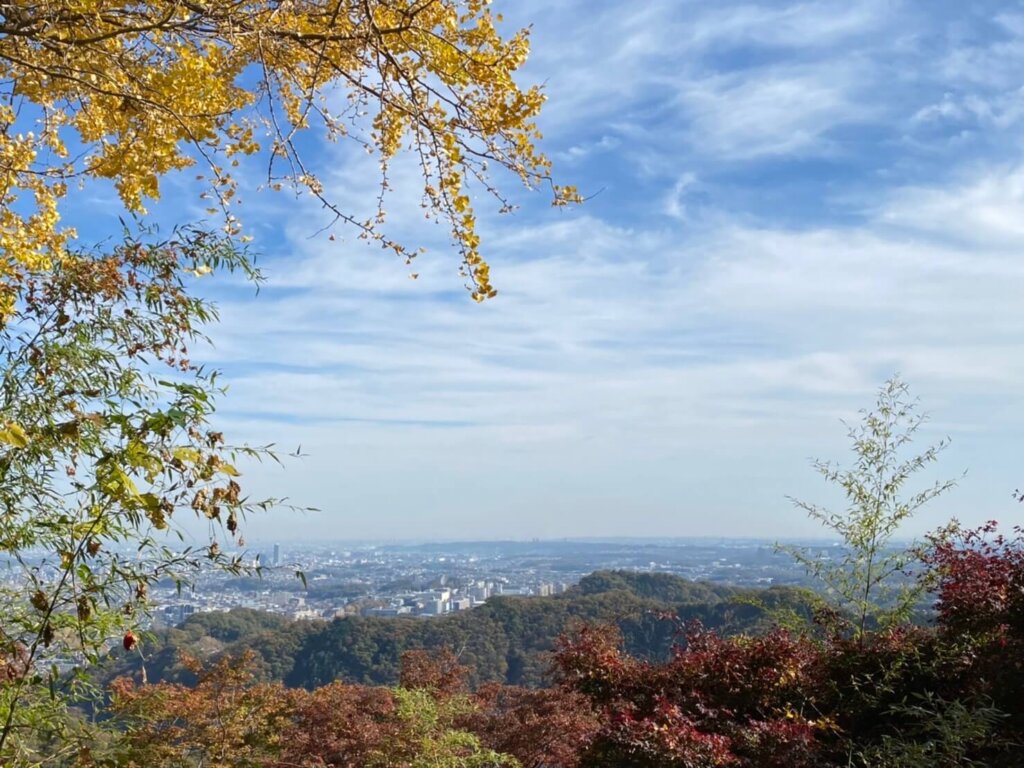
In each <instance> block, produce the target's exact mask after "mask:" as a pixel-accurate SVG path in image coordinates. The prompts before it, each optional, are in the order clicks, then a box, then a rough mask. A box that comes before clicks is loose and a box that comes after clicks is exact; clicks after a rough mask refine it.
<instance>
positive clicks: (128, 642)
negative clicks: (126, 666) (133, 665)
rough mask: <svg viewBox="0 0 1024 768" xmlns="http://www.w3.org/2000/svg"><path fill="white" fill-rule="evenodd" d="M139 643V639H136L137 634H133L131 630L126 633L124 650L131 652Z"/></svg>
mask: <svg viewBox="0 0 1024 768" xmlns="http://www.w3.org/2000/svg"><path fill="white" fill-rule="evenodd" d="M138 642H139V640H138V638H136V637H135V633H134V632H132V631H131V630H130V629H129V630H128V631H127V632H125V633H124V641H123V643H124V649H125V650H126V651H130V650H131V649H132V648H134V647H135V646H136V645H137V644H138Z"/></svg>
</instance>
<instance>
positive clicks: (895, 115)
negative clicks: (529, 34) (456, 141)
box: [209, 1, 1024, 536]
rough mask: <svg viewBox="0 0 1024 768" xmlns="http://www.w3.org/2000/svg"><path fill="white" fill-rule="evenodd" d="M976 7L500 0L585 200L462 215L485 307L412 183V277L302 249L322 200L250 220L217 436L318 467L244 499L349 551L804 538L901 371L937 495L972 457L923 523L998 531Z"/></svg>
mask: <svg viewBox="0 0 1024 768" xmlns="http://www.w3.org/2000/svg"><path fill="white" fill-rule="evenodd" d="M996 5H1000V4H993V5H992V6H991V7H988V6H984V7H985V8H987V10H978V9H977V8H972V9H967V8H960V7H954V6H949V7H944V9H943V10H942V12H941V13H940V12H939V11H938V10H935V11H934V12H933V10H932V9H931V8H922V7H920V6H918V5H916V4H910V3H892V2H859V3H776V4H769V5H764V4H745V3H716V4H708V3H677V2H667V1H666V2H661V3H645V4H640V5H637V6H636V7H635V8H634V7H632V6H629V5H628V4H627V5H623V4H621V3H618V4H616V3H598V4H594V3H582V2H566V3H559V4H556V5H554V6H552V5H551V4H541V3H522V4H516V5H515V6H514V7H513V6H512V5H511V4H509V8H507V9H503V10H508V12H509V15H510V17H512V18H511V21H512V23H515V22H517V21H520V20H526V19H530V20H532V21H533V22H534V23H535V33H534V36H535V46H536V48H537V55H536V56H535V58H534V60H533V62H532V63H531V65H530V69H529V71H528V74H529V75H531V76H532V77H534V78H536V79H539V80H544V81H546V82H547V84H548V88H549V91H550V93H551V99H552V101H551V105H550V106H551V109H550V110H549V113H548V115H547V117H546V118H545V126H544V128H545V130H546V131H547V132H548V135H549V138H550V143H549V147H548V148H549V149H550V151H551V153H552V154H553V156H555V157H556V159H559V160H560V161H561V162H562V164H563V166H564V167H565V168H568V169H570V170H571V173H572V175H573V177H574V178H573V180H578V181H580V183H581V184H583V185H584V186H585V188H586V187H588V186H589V187H592V188H594V189H597V188H603V189H604V190H605V191H604V192H602V193H601V194H600V195H599V196H597V197H596V198H595V199H594V200H592V201H591V202H590V203H589V204H588V205H587V206H585V207H584V208H583V209H582V210H580V211H576V212H565V211H551V210H550V209H548V208H546V207H544V206H542V205H539V204H538V203H537V201H536V200H534V199H533V198H531V197H529V196H524V197H522V198H521V201H522V202H523V208H522V210H521V212H520V213H519V214H517V215H516V216H515V217H513V218H510V219H509V218H502V217H496V216H493V215H492V214H491V213H490V212H489V211H488V210H487V209H486V208H485V209H484V210H482V223H483V227H484V233H483V234H484V235H485V243H486V247H487V252H488V256H489V257H490V258H491V260H492V261H493V263H494V266H495V277H496V279H497V280H498V284H499V288H500V290H501V293H500V295H499V298H498V299H497V300H496V301H493V302H489V303H487V304H484V305H483V306H476V305H474V304H472V303H471V302H470V301H469V300H468V298H467V296H466V295H465V292H464V291H463V290H462V289H461V287H460V285H459V278H458V277H457V274H456V267H457V258H455V257H453V256H451V255H450V253H447V252H446V249H445V243H446V236H445V233H444V231H443V230H442V229H440V228H438V227H436V226H434V225H433V224H429V223H423V222H422V216H421V211H420V210H419V209H418V207H417V201H418V194H417V180H416V178H415V175H414V173H413V172H412V171H411V170H410V169H409V168H406V167H403V166H402V165H401V164H399V165H397V166H396V168H395V174H394V179H393V181H394V185H395V188H396V202H395V204H394V205H393V210H392V219H391V221H392V224H393V226H394V227H395V231H396V232H397V233H398V234H400V235H401V236H402V237H406V238H411V239H414V240H416V241H417V242H426V243H427V244H428V245H430V246H431V252H430V253H428V254H427V256H425V257H423V258H422V259H421V260H418V261H417V263H416V265H415V267H414V270H415V272H416V273H417V275H418V279H416V280H412V279H410V275H409V273H410V271H412V269H410V268H407V267H405V266H404V265H403V264H402V263H401V262H399V261H396V260H395V259H392V258H389V257H387V256H386V255H383V254H382V253H381V252H380V251H379V250H375V249H370V248H366V247H363V246H362V245H361V244H359V243H358V242H353V241H352V240H351V238H342V239H340V240H338V241H335V242H329V241H327V240H326V239H324V238H322V237H321V238H312V239H311V238H310V237H309V236H310V234H311V233H312V232H313V231H315V230H316V229H317V227H318V226H319V225H320V223H319V222H320V219H319V218H318V216H319V212H318V211H317V210H316V209H315V207H309V208H300V209H299V210H300V211H301V212H302V213H301V215H295V209H294V208H286V207H285V206H283V205H282V206H281V207H280V209H279V210H274V209H261V216H262V225H263V227H264V228H265V229H266V230H267V231H268V232H274V233H275V235H274V237H275V238H276V239H270V240H266V239H265V240H264V242H265V243H268V245H267V246H266V250H267V252H268V253H267V258H266V267H267V269H268V272H269V274H270V276H271V282H270V284H269V285H268V286H267V288H266V289H265V290H264V292H263V294H262V295H261V296H260V298H259V299H258V300H256V301H251V300H249V299H248V298H245V299H235V298H233V297H229V296H226V297H225V298H224V299H223V300H222V306H223V317H224V324H223V326H222V327H221V328H219V329H217V331H216V333H215V336H216V338H217V341H218V343H217V347H216V349H215V350H213V351H211V352H210V355H209V357H210V359H211V361H212V362H215V363H217V364H219V365H221V366H222V367H224V368H225V369H226V371H227V373H228V378H229V380H230V381H231V387H232V388H231V392H230V395H229V397H228V398H227V400H226V401H225V403H224V405H223V408H222V411H221V415H220V418H222V419H223V420H224V422H225V424H226V425H228V426H229V427H231V430H232V432H234V433H235V434H239V435H241V436H243V437H246V438H249V439H251V440H255V441H260V440H267V439H277V440H278V441H279V442H281V443H282V444H284V445H286V446H293V445H296V444H299V443H301V444H302V445H303V449H304V451H306V452H308V453H310V454H311V456H310V457H309V458H308V459H306V460H304V461H302V462H299V463H298V464H297V465H295V466H293V467H292V468H290V469H289V471H288V472H286V473H283V474H278V473H277V472H276V471H270V470H266V469H264V470H261V471H260V472H255V471H254V472H251V473H250V474H251V475H252V477H251V478H250V479H251V480H252V481H253V482H255V484H256V485H257V487H266V488H267V490H276V491H280V490H281V489H283V490H284V491H285V492H286V493H287V495H289V496H291V497H292V498H293V499H295V500H297V501H300V502H303V503H309V504H313V505H315V506H319V507H321V508H323V509H324V510H325V512H324V513H322V514H321V515H320V516H319V517H318V518H317V520H316V525H317V526H318V527H319V528H320V529H323V530H326V531H328V532H330V533H334V534H337V535H346V534H348V535H360V536H362V535H382V536H383V535H389V536H401V535H408V536H425V535H426V536H429V535H437V536H479V535H494V536H499V535H500V536H507V535H513V536H515V535H519V536H534V535H572V534H601V533H609V534H610V533H616V534H627V533H637V534H651V535H656V534H659V533H664V534H687V533H694V534H727V533H729V532H730V531H736V530H743V531H746V532H749V533H751V534H762V535H785V534H787V533H797V532H807V531H809V530H811V529H809V528H808V527H807V524H806V523H805V522H804V521H803V520H802V519H801V518H800V517H799V515H796V514H794V513H792V512H791V511H790V510H789V507H788V505H787V503H786V502H785V500H784V498H783V496H784V494H786V493H790V494H795V495H798V496H807V495H812V493H813V489H814V486H812V485H811V484H812V483H813V482H814V477H813V474H812V473H811V472H810V471H809V470H808V469H807V468H806V463H805V459H806V457H807V456H809V455H827V456H836V455H838V454H840V453H841V451H842V449H843V444H842V436H843V429H842V427H841V425H839V423H838V419H840V418H856V409H857V408H859V407H861V406H864V405H867V404H869V402H870V399H871V397H872V393H873V390H874V388H875V387H876V385H877V384H879V383H880V382H881V380H882V379H883V378H885V377H886V376H888V375H890V374H891V373H892V372H894V371H897V370H899V371H901V372H902V373H903V374H904V376H905V377H906V378H908V379H909V380H910V382H911V383H912V384H913V386H914V389H915V391H917V392H919V393H920V394H921V395H922V397H923V399H924V403H925V405H926V406H928V407H930V408H931V410H933V411H934V412H935V421H934V423H933V424H932V425H931V427H930V431H929V433H928V434H929V435H931V436H939V435H945V434H951V435H952V436H953V438H954V446H955V448H954V451H953V452H952V454H951V461H950V465H951V470H950V473H949V474H956V473H957V472H958V471H959V470H960V469H961V468H963V467H965V466H970V467H971V469H972V472H971V474H970V475H969V476H968V480H966V481H965V483H964V487H963V489H962V490H961V491H960V492H958V494H959V495H958V496H953V497H951V499H952V501H951V502H949V504H951V505H952V506H948V505H947V506H940V507H938V508H937V509H936V511H935V512H934V513H932V515H931V516H929V517H926V518H925V519H924V521H923V522H922V524H921V527H922V528H923V527H925V526H927V525H929V524H932V523H936V522H938V521H939V520H941V518H942V517H943V516H948V515H949V514H952V513H954V512H959V511H961V510H963V509H966V510H968V513H967V514H964V515H963V517H965V518H968V519H972V517H971V516H972V515H974V516H976V517H978V518H981V517H999V516H1000V515H1003V514H1004V513H1007V510H1008V509H1010V507H1009V496H1008V494H1009V491H1010V490H1012V488H1013V487H1014V485H1015V484H1018V483H1019V482H1020V477H1019V476H1017V475H1015V474H1014V473H1019V469H1020V468H1019V466H1017V465H1016V464H1015V463H1014V462H1013V461H1011V460H1010V459H1009V458H1008V457H1009V456H1011V455H1013V454H1014V446H1015V441H1016V435H1017V434H1019V432H1020V429H1021V428H1022V427H1024V410H1022V409H1021V408H1020V406H1021V405H1024V402H1022V401H1024V363H1022V362H1021V355H1020V354H1019V345H1020V339H1021V338H1024V313H1022V312H1021V310H1020V300H1019V293H1020V291H1019V286H1020V285H1021V283H1022V278H1024V260H1022V259H1021V258H1020V255H1019V254H1020V253H1021V250H1022V246H1024V242H1022V241H1024V225H1022V224H1021V222H1022V221H1024V216H1022V215H1021V214H1022V213H1024V210H1022V206H1024V171H1022V170H1021V168H1022V167H1024V156H1022V153H1021V151H1020V146H1019V141H1018V140H1016V139H1015V138H1014V137H1013V135H1012V131H1011V130H1010V129H1009V127H1008V126H1010V125H1012V124H1014V122H1015V121H1016V120H1017V117H1016V112H1015V110H1016V109H1017V107H1016V106H1015V101H1014V100H1015V99H1016V98H1018V94H1017V91H1016V90H1015V89H1017V88H1019V83H1017V84H1014V83H1012V82H1011V80H1012V78H1009V77H1007V76H1006V72H1005V70H1004V67H1005V66H1008V62H1011V61H1015V59H1014V57H1015V56H1017V55H1018V53H1017V50H1018V48H1020V47H1021V46H1022V43H1021V39H1022V38H1021V35H1024V28H1022V27H1021V26H1020V25H1019V24H1018V23H1017V21H1016V20H1015V19H1013V18H1010V17H997V16H996V14H995V10H997V9H996ZM1022 55H1024V54H1022ZM935 61H940V62H941V66H940V67H938V68H936V67H935V66H934V62H935ZM968 124H969V130H970V132H971V135H970V136H964V135H963V132H964V130H966V128H965V126H968ZM953 142H959V143H958V144H956V146H957V150H956V151H955V152H954V151H953V150H952V149H950V147H952V146H954V144H953ZM330 160H331V162H332V163H334V167H335V168H336V169H337V170H336V171H335V172H334V173H333V174H332V175H330V176H329V178H328V179H327V183H328V184H329V187H330V189H331V190H332V192H333V193H334V194H335V195H336V196H338V197H339V198H341V200H342V201H343V202H344V203H346V204H349V205H351V206H356V207H359V206H364V207H365V206H367V205H371V206H372V201H373V194H374V188H373V186H372V179H373V178H374V173H373V170H374V168H373V161H372V159H369V160H360V161H357V160H355V159H354V157H353V156H351V155H342V156H331V157H330ZM400 200H404V202H399V201H400ZM1018 447H1019V446H1018ZM255 525H256V526H257V529H256V530H257V531H259V530H260V528H259V526H260V525H261V524H260V523H255ZM275 526H277V527H275ZM263 530H266V531H274V532H276V533H277V534H279V533H281V532H284V531H285V530H286V529H285V528H284V527H282V526H281V525H280V523H278V522H273V521H272V522H270V523H267V524H266V527H265V528H264V529H263Z"/></svg>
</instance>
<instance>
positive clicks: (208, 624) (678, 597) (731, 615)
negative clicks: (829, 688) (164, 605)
mask: <svg viewBox="0 0 1024 768" xmlns="http://www.w3.org/2000/svg"><path fill="white" fill-rule="evenodd" d="M780 611H784V612H787V613H793V612H796V613H798V614H800V615H804V616H809V615H810V601H809V599H808V597H807V594H806V592H804V591H803V590H799V589H795V588H792V587H768V588H764V589H746V588H738V587H730V586H724V585H721V584H710V583H707V582H695V581H690V580H688V579H684V578H681V577H679V576H673V575H669V574H661V573H645V572H633V571H596V572H594V573H592V574H590V575H589V576H586V577H584V578H583V579H582V580H581V581H580V582H579V584H578V585H576V586H574V587H572V588H570V589H569V590H568V591H567V592H566V593H564V594H562V595H555V596H551V597H515V596H496V597H492V598H491V599H490V600H488V601H487V603H486V604H485V605H482V606H480V607H478V608H474V609H472V610H470V611H465V612H461V613H456V614H450V615H446V616H441V617H437V618H430V619H424V618H411V617H408V618H407V617H394V618H378V617H360V616H354V617H346V618H339V619H335V620H333V621H305V622H292V621H290V620H288V619H286V618H285V617H283V616H279V615H276V614H271V613H265V612H261V611H254V610H249V609H234V610H231V611H228V612H218V613H202V614H195V615H193V616H191V617H190V618H188V619H187V620H186V621H185V622H184V623H183V624H181V625H180V626H179V627H177V628H175V629H169V630H163V631H160V632H158V633H156V635H155V637H154V638H153V639H152V640H151V641H150V643H149V647H148V648H147V649H146V658H147V661H146V672H147V677H148V679H149V680H150V681H152V682H157V681H161V680H165V681H177V682H185V683H190V682H191V673H189V672H188V671H187V670H186V669H185V668H184V667H183V666H182V665H181V664H180V663H179V656H180V654H182V653H186V654H189V655H194V656H199V657H201V658H208V657H213V656H219V655H221V654H240V653H243V652H244V651H246V650H251V651H253V652H255V654H256V657H257V664H258V667H259V672H260V675H261V676H262V677H263V678H265V679H267V680H280V681H282V682H284V683H285V684H286V685H288V686H291V687H301V688H315V687H317V686H321V685H324V684H327V683H330V682H332V681H335V680H341V681H344V682H351V683H364V684H371V685H393V684H396V683H397V682H398V671H399V660H400V657H401V655H402V653H403V652H404V651H406V650H413V649H421V648H422V649H440V648H445V647H447V648H450V649H452V650H453V651H454V652H455V653H456V654H458V656H459V658H460V661H461V662H462V663H464V664H466V665H467V666H468V667H469V668H470V669H471V670H472V671H473V677H472V682H473V683H474V684H481V683H484V682H491V681H496V682H502V683H506V684H511V685H525V686H539V685H543V684H544V683H545V682H548V680H549V666H550V657H549V653H550V651H551V650H552V649H553V648H554V646H555V643H556V641H557V639H558V637H559V636H560V635H561V634H563V633H564V632H566V631H567V630H569V629H570V628H571V627H572V626H573V625H574V624H577V623H580V622H590V623H595V622H596V623H616V624H618V626H619V628H620V630H621V631H622V634H623V637H624V640H625V645H626V648H627V650H628V651H629V652H630V653H632V654H635V655H638V656H643V657H648V658H652V659H658V658H664V657H665V656H666V655H667V654H668V651H669V649H670V647H671V645H672V642H673V640H674V639H675V636H676V631H677V629H678V626H679V624H678V622H677V621H673V620H671V619H669V618H667V616H676V617H678V619H679V620H681V621H689V620H694V619H696V620H699V621H700V622H701V623H703V624H704V625H705V626H707V627H709V628H714V629H717V630H718V631H720V632H721V633H723V634H737V633H741V632H747V633H757V632H759V631H761V630H763V629H766V628H768V627H769V626H770V624H771V623H772V619H773V617H775V616H777V615H778V612H780ZM140 665H141V664H140V662H139V660H138V659H137V658H136V657H135V656H131V657H122V658H119V659H117V660H116V661H115V663H114V664H113V665H112V667H111V670H110V674H111V675H112V676H113V675H118V674H134V673H137V672H138V668H139V666H140Z"/></svg>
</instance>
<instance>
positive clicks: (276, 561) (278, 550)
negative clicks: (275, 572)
mask: <svg viewBox="0 0 1024 768" xmlns="http://www.w3.org/2000/svg"><path fill="white" fill-rule="evenodd" d="M280 564H281V545H280V544H275V545H274V565H280Z"/></svg>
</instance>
